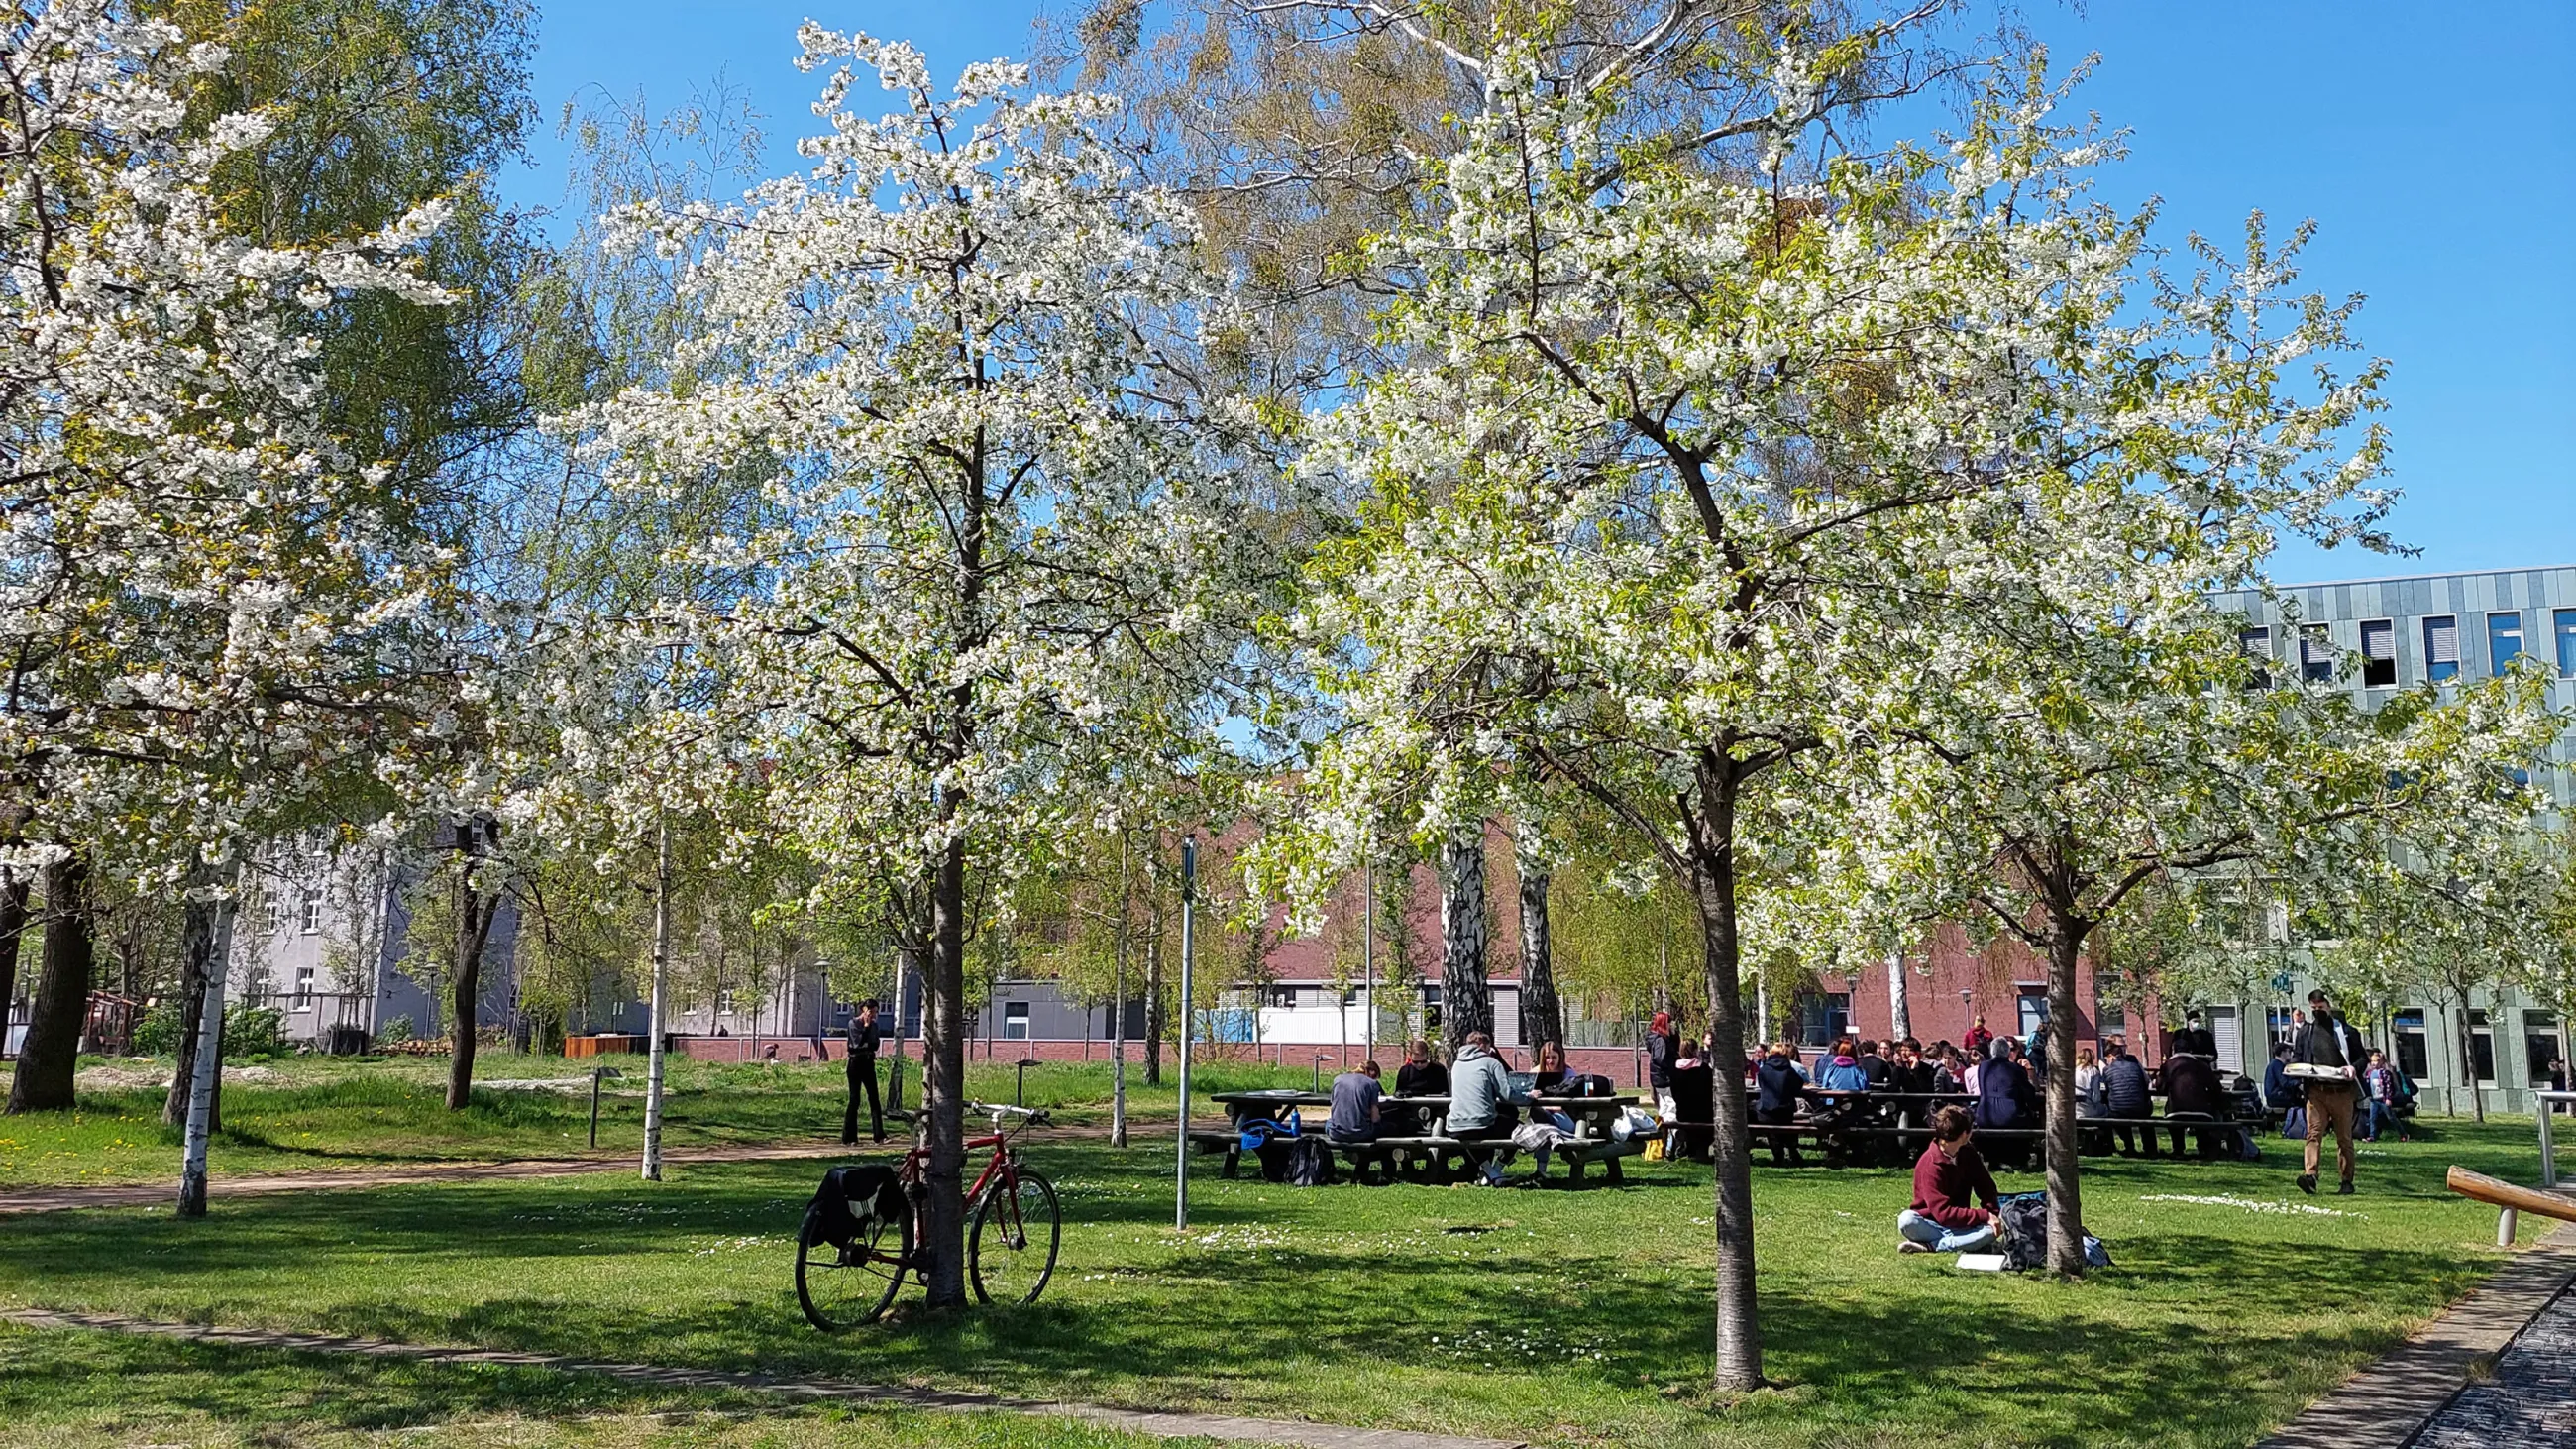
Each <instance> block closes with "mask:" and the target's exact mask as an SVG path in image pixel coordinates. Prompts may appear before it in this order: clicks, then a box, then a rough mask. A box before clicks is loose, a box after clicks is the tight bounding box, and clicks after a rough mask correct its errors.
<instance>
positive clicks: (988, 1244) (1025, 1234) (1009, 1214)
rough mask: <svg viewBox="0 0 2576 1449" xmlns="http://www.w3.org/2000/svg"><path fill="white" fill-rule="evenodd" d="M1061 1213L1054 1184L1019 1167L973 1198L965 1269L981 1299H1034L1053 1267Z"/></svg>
mask: <svg viewBox="0 0 2576 1449" xmlns="http://www.w3.org/2000/svg"><path fill="white" fill-rule="evenodd" d="M1063 1241H1064V1214H1063V1213H1062V1212H1060V1211H1058V1210H1057V1208H1056V1204H1055V1187H1054V1185H1053V1184H1051V1183H1049V1182H1048V1181H1047V1180H1046V1179H1045V1178H1043V1177H1040V1176H1038V1175H1037V1174H1036V1173H1034V1172H1031V1171H1029V1170H1028V1169H1027V1168H1025V1167H1023V1168H1021V1169H1020V1170H1019V1172H1018V1174H1017V1175H1016V1181H1015V1182H997V1183H995V1184H993V1186H991V1187H990V1188H987V1189H986V1190H985V1192H984V1195H983V1196H982V1197H980V1198H977V1199H976V1200H975V1231H974V1235H973V1237H971V1238H969V1239H968V1240H967V1244H966V1272H967V1276H969V1277H971V1278H972V1279H974V1281H975V1296H976V1297H977V1298H978V1299H980V1300H982V1301H984V1302H986V1303H1035V1302H1037V1301H1038V1295H1039V1294H1041V1293H1043V1292H1045V1291H1046V1285H1047V1279H1048V1278H1049V1277H1051V1276H1053V1275H1054V1273H1055V1253H1056V1248H1057V1247H1058V1246H1059V1245H1060V1244H1061V1243H1062V1242H1063Z"/></svg>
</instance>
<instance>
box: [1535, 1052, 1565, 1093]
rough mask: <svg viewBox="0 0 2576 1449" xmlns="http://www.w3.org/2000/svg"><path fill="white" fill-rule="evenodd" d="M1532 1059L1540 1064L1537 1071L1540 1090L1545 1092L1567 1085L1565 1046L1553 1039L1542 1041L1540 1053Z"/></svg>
mask: <svg viewBox="0 0 2576 1449" xmlns="http://www.w3.org/2000/svg"><path fill="white" fill-rule="evenodd" d="M1532 1060H1533V1061H1535V1062H1536V1063H1537V1064H1538V1070H1537V1072H1536V1076H1537V1082H1536V1086H1537V1088H1538V1090H1540V1091H1542V1092H1544V1091H1546V1090H1548V1089H1549V1088H1551V1087H1562V1086H1564V1085H1565V1048H1563V1047H1561V1046H1558V1045H1557V1044H1556V1043H1554V1042H1552V1041H1543V1042H1540V1043H1539V1044H1538V1055H1537V1056H1536V1057H1534V1058H1532Z"/></svg>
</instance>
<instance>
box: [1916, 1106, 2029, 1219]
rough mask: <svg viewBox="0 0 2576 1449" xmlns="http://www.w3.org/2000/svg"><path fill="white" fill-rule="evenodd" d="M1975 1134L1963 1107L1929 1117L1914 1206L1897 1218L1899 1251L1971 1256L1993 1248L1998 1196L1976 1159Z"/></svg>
mask: <svg viewBox="0 0 2576 1449" xmlns="http://www.w3.org/2000/svg"><path fill="white" fill-rule="evenodd" d="M1975 1135H1976V1134H1975V1124H1974V1123H1972V1122H1971V1121H1970V1120H1969V1118H1968V1113H1967V1111H1966V1109H1964V1108H1960V1107H1944V1108H1942V1109H1941V1110H1940V1111H1938V1112H1935V1113H1933V1114H1932V1141H1931V1144H1930V1145H1928V1146H1926V1147H1925V1148H1924V1149H1923V1155H1922V1156H1921V1157H1918V1158H1916V1159H1915V1160H1914V1205H1913V1206H1912V1207H1909V1208H1907V1209H1906V1210H1905V1211H1903V1212H1901V1213H1898V1214H1897V1215H1896V1234H1897V1244H1896V1250H1897V1251H1898V1252H1900V1253H1972V1252H1975V1251H1977V1250H1979V1249H1981V1248H1987V1247H1991V1246H1993V1244H1994V1241H1995V1224H1996V1223H1997V1222H1998V1221H1999V1218H1998V1214H1999V1213H2000V1212H2001V1211H2002V1209H2003V1195H2002V1194H2001V1193H1998V1192H1996V1191H1995V1175H1994V1174H1993V1173H1991V1172H1988V1171H1987V1170H1986V1163H1985V1159H1984V1158H1982V1157H1980V1156H1978V1155H1977V1144H1976V1141H1975ZM1981 1204H1982V1206H1981Z"/></svg>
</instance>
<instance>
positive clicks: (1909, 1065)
mask: <svg viewBox="0 0 2576 1449" xmlns="http://www.w3.org/2000/svg"><path fill="white" fill-rule="evenodd" d="M1887 1089H1888V1090H1889V1091H1891V1092H1901V1093H1904V1094H1906V1095H1908V1096H1916V1097H1920V1096H1925V1095H1928V1094H1929V1093H1931V1092H1932V1091H1933V1090H1935V1088H1934V1087H1933V1084H1932V1063H1931V1062H1930V1061H1928V1060H1926V1059H1925V1057H1924V1055H1923V1043H1921V1042H1919V1041H1916V1040H1915V1039H1914V1038H1912V1037H1910V1036H1909V1037H1907V1038H1906V1039H1905V1040H1903V1041H1901V1042H1898V1043H1897V1044H1896V1059H1895V1060H1894V1061H1892V1062H1890V1063H1888V1073H1887Z"/></svg>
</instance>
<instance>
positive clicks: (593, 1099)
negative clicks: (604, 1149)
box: [590, 1067, 607, 1147]
mask: <svg viewBox="0 0 2576 1449" xmlns="http://www.w3.org/2000/svg"><path fill="white" fill-rule="evenodd" d="M606 1070H607V1068H605V1067H593V1068H591V1069H590V1145H591V1146H593V1147H597V1146H598V1145H599V1078H600V1074H601V1073H602V1072H604V1071H606Z"/></svg>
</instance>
